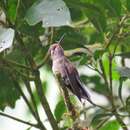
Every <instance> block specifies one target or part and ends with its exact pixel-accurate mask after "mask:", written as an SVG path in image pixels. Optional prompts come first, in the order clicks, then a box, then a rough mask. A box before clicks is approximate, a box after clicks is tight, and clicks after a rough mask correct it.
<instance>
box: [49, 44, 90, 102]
mask: <svg viewBox="0 0 130 130" xmlns="http://www.w3.org/2000/svg"><path fill="white" fill-rule="evenodd" d="M49 52H50V54H51V59H52V71H53V73H54V74H55V75H57V74H58V75H60V77H61V78H62V80H63V83H64V84H65V86H66V87H67V88H68V89H69V90H70V91H71V92H72V93H73V94H75V95H76V96H77V97H78V99H79V100H80V101H81V99H82V98H83V99H87V100H88V101H90V96H89V94H88V92H87V91H86V90H85V88H84V87H83V84H82V83H81V81H80V78H79V74H78V71H77V70H76V68H75V66H74V65H73V64H72V63H71V62H70V61H69V60H68V59H67V57H65V55H64V50H63V48H62V47H61V45H60V44H58V43H55V44H53V45H51V46H50V48H49Z"/></svg>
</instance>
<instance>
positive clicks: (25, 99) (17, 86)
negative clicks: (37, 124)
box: [12, 76, 37, 119]
mask: <svg viewBox="0 0 130 130" xmlns="http://www.w3.org/2000/svg"><path fill="white" fill-rule="evenodd" d="M12 81H13V82H14V86H15V87H16V89H17V90H18V91H19V92H20V94H21V96H22V97H23V99H24V101H25V103H26V104H27V106H28V108H29V110H30V111H31V113H32V115H33V116H34V117H35V118H36V119H37V116H36V114H35V112H34V110H33V108H32V106H31V105H30V103H29V101H28V99H27V97H26V96H25V94H24V93H23V91H22V89H21V87H20V86H19V84H18V82H17V81H16V80H15V79H14V77H13V76H12Z"/></svg>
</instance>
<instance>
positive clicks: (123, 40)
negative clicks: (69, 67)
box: [0, 0, 130, 130]
mask: <svg viewBox="0 0 130 130" xmlns="http://www.w3.org/2000/svg"><path fill="white" fill-rule="evenodd" d="M71 19H72V20H71ZM63 34H66V35H65V37H64V40H63V41H62V43H61V46H62V47H63V48H64V50H65V55H66V56H67V57H68V58H69V59H70V60H71V61H72V62H73V63H74V64H76V67H77V68H82V67H84V68H86V69H87V71H90V72H93V74H92V75H91V74H90V75H89V74H88V73H87V71H85V70H84V73H82V72H81V75H80V78H81V80H82V82H83V83H84V84H85V85H86V86H87V87H88V88H89V89H91V90H92V91H93V92H94V94H95V93H96V94H98V95H100V96H102V97H103V99H105V101H104V100H103V103H104V105H99V104H98V103H96V102H95V101H93V102H94V103H95V105H93V104H91V103H90V106H88V105H85V106H84V107H83V106H80V105H81V104H80V103H79V102H78V101H77V98H76V97H75V96H70V97H72V98H70V100H71V103H72V104H73V107H74V109H75V112H76V114H75V117H73V115H69V114H68V115H67V114H65V113H67V109H66V105H65V102H64V99H63V97H62V96H61V94H59V99H58V100H57V101H55V102H57V103H56V104H57V105H56V106H55V110H54V111H51V108H50V106H49V103H48V101H47V98H48V97H46V92H47V89H48V86H47V85H48V84H47V81H45V79H46V78H45V77H43V80H42V79H40V74H41V73H42V69H43V68H44V69H46V71H48V73H50V75H51V74H52V70H51V60H50V57H49V54H48V48H49V46H50V45H51V44H53V43H55V42H56V41H57V40H59V39H60V38H61V36H62V35H63ZM129 45H130V0H64V1H63V0H52V1H51V0H38V1H37V0H26V1H25V0H1V1H0V110H1V112H0V115H1V116H6V117H9V118H12V119H14V118H13V115H10V116H9V115H7V114H5V113H4V112H2V111H4V109H5V107H6V106H10V107H12V108H14V109H15V102H16V101H17V100H18V99H19V98H20V96H22V98H23V99H24V101H25V102H26V104H27V106H28V108H29V110H30V114H32V116H33V117H34V118H35V119H36V121H37V123H36V124H33V123H29V122H27V121H23V120H18V119H17V118H15V119H14V120H17V121H20V122H22V123H25V124H27V125H30V126H32V127H36V128H38V129H40V130H47V128H46V127H45V126H44V122H42V121H41V117H40V115H39V112H38V106H39V105H40V104H41V105H42V107H43V108H44V110H45V113H46V115H47V117H48V120H47V121H48V122H49V123H50V124H51V126H52V129H53V130H58V129H59V130H65V129H69V130H71V129H74V130H87V129H92V130H119V129H122V130H128V129H130V123H129V122H130V85H129V83H130V81H129V78H130V67H129V62H130V60H129V58H130V47H129ZM8 48H10V49H8ZM31 82H33V83H34V85H35V89H32V86H31V85H32V84H31ZM23 86H24V87H26V89H27V91H28V93H29V94H30V98H28V97H27V95H26V94H24V92H23ZM54 88H55V86H53V88H52V91H53V89H54ZM126 92H127V94H126ZM90 95H91V93H90ZM92 100H93V99H92ZM79 104H80V105H79ZM91 110H92V112H91ZM70 113H71V112H70Z"/></svg>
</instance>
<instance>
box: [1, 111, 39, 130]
mask: <svg viewBox="0 0 130 130" xmlns="http://www.w3.org/2000/svg"><path fill="white" fill-rule="evenodd" d="M0 115H1V116H4V117H7V118H10V119H12V120H15V121H18V122H21V123H24V124H26V125H30V126H33V127H36V128H38V125H37V124H33V123H30V122H27V121H24V120H21V119H18V118H16V117H13V116H11V115H8V114H5V113H2V112H0Z"/></svg>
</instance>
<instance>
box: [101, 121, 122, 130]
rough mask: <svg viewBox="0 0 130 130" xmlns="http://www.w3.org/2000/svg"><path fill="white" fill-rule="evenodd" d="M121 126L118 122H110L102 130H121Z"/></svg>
mask: <svg viewBox="0 0 130 130" xmlns="http://www.w3.org/2000/svg"><path fill="white" fill-rule="evenodd" d="M119 128H120V125H119V123H118V122H117V121H116V120H113V121H109V122H108V123H106V124H105V125H104V126H103V127H102V128H100V130H119Z"/></svg>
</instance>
